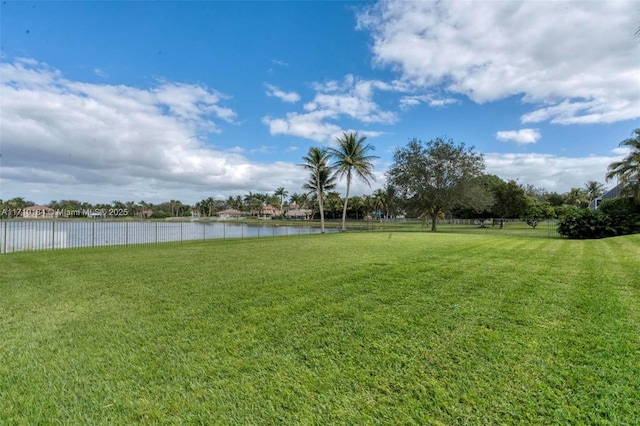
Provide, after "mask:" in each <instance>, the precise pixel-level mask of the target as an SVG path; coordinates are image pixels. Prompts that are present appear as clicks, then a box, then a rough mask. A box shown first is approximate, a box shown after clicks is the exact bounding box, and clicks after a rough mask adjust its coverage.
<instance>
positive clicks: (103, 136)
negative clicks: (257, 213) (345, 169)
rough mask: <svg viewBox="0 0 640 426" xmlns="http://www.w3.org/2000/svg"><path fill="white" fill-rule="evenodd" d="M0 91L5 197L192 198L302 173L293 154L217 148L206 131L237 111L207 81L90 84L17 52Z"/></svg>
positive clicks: (265, 186)
mask: <svg viewBox="0 0 640 426" xmlns="http://www.w3.org/2000/svg"><path fill="white" fill-rule="evenodd" d="M0 92H1V93H2V96H1V97H0V106H1V108H2V115H1V116H0V134H1V135H2V154H3V157H2V176H1V177H0V179H1V181H0V185H1V186H2V190H3V193H2V197H3V198H11V197H12V196H24V197H26V198H27V199H33V200H34V201H37V202H41V203H46V202H49V201H50V200H52V199H61V198H64V199H81V200H87V201H91V202H107V201H111V200H114V199H126V200H140V199H146V200H147V201H152V202H155V201H164V200H166V199H170V198H180V199H181V200H183V201H185V202H194V201H197V200H199V199H201V198H202V197H203V195H204V194H209V195H211V194H214V195H216V196H218V195H219V196H222V195H225V194H227V193H228V194H229V195H231V194H238V193H239V192H242V191H244V190H253V191H263V192H267V191H270V190H273V188H276V187H279V186H283V185H285V186H289V187H300V186H301V185H302V181H303V179H304V176H303V174H302V173H300V171H299V170H297V168H296V167H295V165H293V164H289V163H273V164H260V163H256V162H253V161H250V160H248V159H247V158H245V157H244V156H243V155H242V153H240V152H234V151H233V150H229V151H219V150H214V149H212V147H211V146H210V145H209V144H208V143H207V137H208V135H209V134H211V133H212V132H215V133H220V132H221V131H222V128H221V127H220V126H221V124H222V123H235V120H236V116H237V115H236V112H235V111H233V110H232V109H231V108H229V107H227V106H225V105H224V104H223V102H224V100H225V99H227V96H225V95H223V94H221V93H219V92H217V91H215V90H212V89H208V88H205V87H202V86H196V85H189V84H182V83H172V82H160V83H159V84H158V85H157V86H155V87H151V88H145V89H142V88H136V87H130V86H123V85H120V86H115V85H97V84H88V83H83V82H76V81H70V80H67V79H65V78H63V77H62V75H61V73H60V72H59V71H57V70H54V69H51V68H50V67H47V66H46V65H44V64H40V63H37V62H35V61H31V60H30V61H24V60H20V61H16V62H14V63H2V64H0ZM259 149H261V150H264V149H268V148H267V147H261V148H259ZM207 196H208V195H207ZM189 197H193V198H189Z"/></svg>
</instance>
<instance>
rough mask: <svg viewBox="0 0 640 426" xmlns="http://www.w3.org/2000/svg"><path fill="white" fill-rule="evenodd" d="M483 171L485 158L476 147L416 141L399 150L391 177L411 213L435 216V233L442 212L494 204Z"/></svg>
mask: <svg viewBox="0 0 640 426" xmlns="http://www.w3.org/2000/svg"><path fill="white" fill-rule="evenodd" d="M483 171H484V157H483V156H482V154H479V153H476V152H475V151H474V147H469V148H467V147H466V146H465V144H464V143H456V142H454V141H453V139H445V138H436V139H433V140H431V141H429V142H427V143H423V142H422V141H420V140H418V139H416V138H414V139H412V140H410V141H409V143H408V144H407V146H406V147H404V148H398V149H396V151H395V152H394V155H393V164H392V165H391V168H390V169H389V171H388V172H387V178H388V182H389V185H390V186H391V187H393V188H394V190H395V192H396V193H397V194H399V195H400V196H401V197H402V198H403V199H404V200H405V202H406V207H407V208H408V209H409V210H413V211H414V212H416V213H417V214H420V215H428V216H430V217H431V220H432V224H431V230H432V231H435V230H436V229H437V225H436V223H437V218H438V215H439V214H440V213H444V212H446V211H448V210H450V209H452V208H455V207H467V208H472V209H474V210H477V211H480V210H482V209H484V208H486V207H487V206H488V205H489V204H490V197H489V195H488V193H487V191H486V190H485V188H484V187H483V185H482V184H481V183H480V180H479V179H478V178H479V177H480V176H482V174H483Z"/></svg>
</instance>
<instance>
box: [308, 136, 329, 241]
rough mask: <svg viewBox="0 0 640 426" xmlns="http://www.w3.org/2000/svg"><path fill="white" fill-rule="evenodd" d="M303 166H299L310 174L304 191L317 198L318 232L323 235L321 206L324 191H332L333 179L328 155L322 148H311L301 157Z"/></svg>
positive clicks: (322, 211) (322, 208)
mask: <svg viewBox="0 0 640 426" xmlns="http://www.w3.org/2000/svg"><path fill="white" fill-rule="evenodd" d="M302 159H303V160H304V163H303V164H299V166H301V167H303V168H304V169H305V170H308V171H309V172H310V174H311V178H310V179H309V182H308V183H307V184H305V185H304V188H305V189H310V190H313V191H315V193H316V196H317V198H318V208H319V209H320V231H321V232H322V233H323V234H324V206H323V204H322V202H323V198H324V191H325V190H329V189H333V188H334V186H335V184H334V181H335V177H334V176H333V175H332V174H331V168H330V167H329V164H328V163H329V154H328V152H327V150H326V149H324V148H317V147H311V148H309V152H308V153H307V155H306V156H304V157H302Z"/></svg>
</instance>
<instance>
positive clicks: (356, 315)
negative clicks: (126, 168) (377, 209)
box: [0, 232, 640, 425]
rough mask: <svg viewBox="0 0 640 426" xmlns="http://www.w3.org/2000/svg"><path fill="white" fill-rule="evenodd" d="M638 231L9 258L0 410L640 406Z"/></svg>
mask: <svg viewBox="0 0 640 426" xmlns="http://www.w3.org/2000/svg"><path fill="white" fill-rule="evenodd" d="M639 400H640V235H635V236H628V237H621V238H612V239H605V240H594V241H569V240H563V239H549V238H520V237H517V236H508V235H507V236H497V235H491V236H485V235H462V234H448V233H436V234H433V233H408V232H407V233H382V232H376V233H347V234H327V235H313V236H301V237H295V238H292V237H289V238H284V237H283V238H269V239H252V240H228V241H219V240H217V241H208V242H204V243H203V242H196V243H183V244H162V245H153V246H138V247H135V246H132V247H110V248H101V249H84V250H61V251H52V252H35V253H15V254H7V255H1V256H0V424H11V425H13V424H48V423H56V424H58V423H62V424H87V423H102V424H131V423H171V424H180V423H182V424H190V423H198V422H202V423H207V424H242V425H245V424H273V423H282V424H345V425H354V424H393V425H396V424H447V425H448V424H479V425H487V424H514V423H518V424H527V425H529V424H611V425H624V424H628V425H637V424H638V423H639V422H640V403H639Z"/></svg>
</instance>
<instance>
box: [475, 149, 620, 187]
mask: <svg viewBox="0 0 640 426" xmlns="http://www.w3.org/2000/svg"><path fill="white" fill-rule="evenodd" d="M484 157H485V164H486V172H487V173H490V174H495V175H498V176H500V177H501V178H502V179H504V180H511V179H513V180H517V181H518V182H519V183H522V184H531V185H534V186H536V187H542V188H545V189H546V190H547V191H555V192H558V193H564V192H567V191H569V190H570V189H571V188H582V187H583V186H584V184H585V182H587V181H589V180H594V181H596V182H602V183H605V174H606V172H607V166H608V165H609V164H611V163H612V162H613V161H619V160H620V158H621V157H619V156H612V157H609V156H588V157H560V156H556V155H551V154H513V153H510V154H498V153H489V154H485V156H484ZM609 186H613V184H609Z"/></svg>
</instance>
